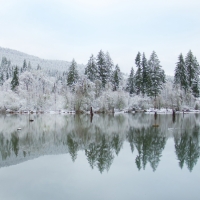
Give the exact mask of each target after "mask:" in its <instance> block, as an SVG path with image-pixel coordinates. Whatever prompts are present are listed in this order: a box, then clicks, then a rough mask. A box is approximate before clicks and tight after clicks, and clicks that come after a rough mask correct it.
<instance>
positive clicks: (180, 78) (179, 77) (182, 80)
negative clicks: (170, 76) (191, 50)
mask: <svg viewBox="0 0 200 200" xmlns="http://www.w3.org/2000/svg"><path fill="white" fill-rule="evenodd" d="M175 85H180V88H181V89H184V91H185V92H186V91H187V89H188V87H189V84H188V77H187V70H186V66H185V62H184V58H183V55H182V54H180V55H179V57H178V62H177V63H176V68H175V75H174V86H175Z"/></svg>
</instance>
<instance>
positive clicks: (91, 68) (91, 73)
mask: <svg viewBox="0 0 200 200" xmlns="http://www.w3.org/2000/svg"><path fill="white" fill-rule="evenodd" d="M85 75H86V76H87V78H88V79H89V80H90V81H92V82H94V81H95V79H96V77H97V66H96V61H95V58H94V56H93V55H91V57H90V59H89V60H88V63H87V66H86V68H85Z"/></svg>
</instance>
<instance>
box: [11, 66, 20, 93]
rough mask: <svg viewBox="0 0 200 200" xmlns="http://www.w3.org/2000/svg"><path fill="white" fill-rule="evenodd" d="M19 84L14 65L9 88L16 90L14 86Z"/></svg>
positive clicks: (16, 68) (16, 69)
mask: <svg viewBox="0 0 200 200" xmlns="http://www.w3.org/2000/svg"><path fill="white" fill-rule="evenodd" d="M18 85H19V77H18V67H17V66H16V67H15V70H14V73H13V79H12V81H11V90H13V91H14V90H16V87H17V86H18Z"/></svg>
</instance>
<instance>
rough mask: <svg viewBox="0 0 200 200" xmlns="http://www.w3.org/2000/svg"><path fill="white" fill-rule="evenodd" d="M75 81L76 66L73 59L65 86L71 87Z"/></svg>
mask: <svg viewBox="0 0 200 200" xmlns="http://www.w3.org/2000/svg"><path fill="white" fill-rule="evenodd" d="M77 81H78V71H77V64H76V61H75V60H74V59H73V60H72V63H71V65H70V67H69V71H68V76H67V85H68V86H72V85H73V84H75V83H76V82H77Z"/></svg>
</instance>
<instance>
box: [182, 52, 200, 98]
mask: <svg viewBox="0 0 200 200" xmlns="http://www.w3.org/2000/svg"><path fill="white" fill-rule="evenodd" d="M185 65H186V69H187V74H188V84H189V87H190V88H191V89H192V91H193V93H194V95H195V96H198V94H199V74H200V70H199V63H198V61H197V59H196V57H194V56H193V53H192V51H191V50H190V51H189V52H188V53H187V55H186V58H185Z"/></svg>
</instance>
